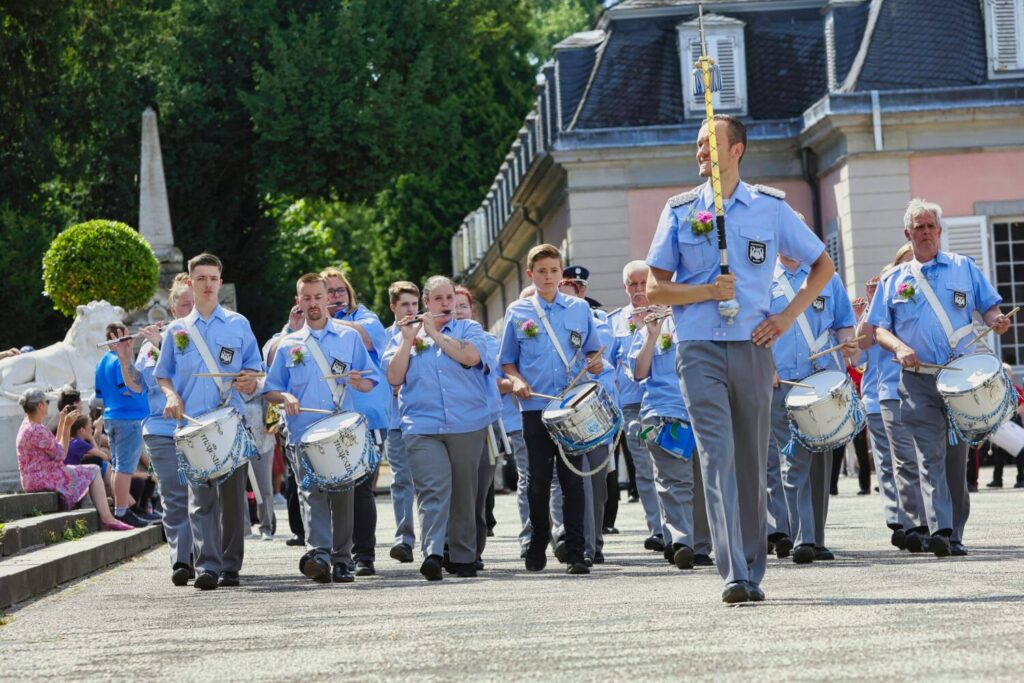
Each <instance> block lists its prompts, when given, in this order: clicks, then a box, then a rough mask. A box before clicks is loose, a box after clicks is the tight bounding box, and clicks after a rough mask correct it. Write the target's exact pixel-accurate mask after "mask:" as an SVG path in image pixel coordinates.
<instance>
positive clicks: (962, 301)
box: [953, 290, 967, 308]
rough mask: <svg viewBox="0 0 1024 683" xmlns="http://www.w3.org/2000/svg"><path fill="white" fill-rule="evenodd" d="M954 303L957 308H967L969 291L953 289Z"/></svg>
mask: <svg viewBox="0 0 1024 683" xmlns="http://www.w3.org/2000/svg"><path fill="white" fill-rule="evenodd" d="M953 305H954V306H956V307H957V308H967V292H958V291H955V290H954V291H953Z"/></svg>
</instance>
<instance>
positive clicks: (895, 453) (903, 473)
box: [878, 399, 927, 529]
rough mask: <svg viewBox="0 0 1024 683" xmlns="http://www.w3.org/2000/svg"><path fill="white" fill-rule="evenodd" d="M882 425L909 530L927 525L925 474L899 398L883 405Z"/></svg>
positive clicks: (882, 402)
mask: <svg viewBox="0 0 1024 683" xmlns="http://www.w3.org/2000/svg"><path fill="white" fill-rule="evenodd" d="M878 405H879V408H880V409H881V411H882V425H883V426H884V427H885V436H886V438H887V439H888V440H889V448H890V450H891V452H892V469H893V476H894V477H895V480H896V495H897V497H898V499H899V506H900V515H901V517H902V518H904V519H906V520H907V521H906V524H905V528H907V529H915V528H920V527H922V526H927V522H926V521H925V518H924V498H923V496H922V495H921V474H920V472H919V470H918V468H917V451H916V450H915V448H914V439H913V437H912V436H911V435H910V430H909V429H907V427H906V425H904V424H903V411H902V408H901V406H900V402H899V400H897V399H889V400H886V401H880V402H879V404H878Z"/></svg>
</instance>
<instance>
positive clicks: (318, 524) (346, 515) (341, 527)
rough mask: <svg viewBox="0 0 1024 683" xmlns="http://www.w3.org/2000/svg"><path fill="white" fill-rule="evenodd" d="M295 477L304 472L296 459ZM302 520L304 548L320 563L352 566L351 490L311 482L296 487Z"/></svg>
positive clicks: (352, 490) (300, 479)
mask: <svg viewBox="0 0 1024 683" xmlns="http://www.w3.org/2000/svg"><path fill="white" fill-rule="evenodd" d="M298 473H299V475H298V481H299V482H300V483H301V482H302V479H303V478H304V477H305V476H306V472H305V470H304V468H303V467H302V461H301V460H299V463H298ZM300 498H301V499H302V523H303V524H305V525H306V550H307V554H308V555H309V556H310V557H312V558H313V559H316V560H319V561H320V562H323V563H324V564H344V565H346V566H348V567H351V566H352V530H353V524H354V520H355V491H354V489H348V490H347V491H323V490H321V489H319V488H317V487H316V486H313V487H312V488H311V489H310V490H309V491H306V490H302V491H300Z"/></svg>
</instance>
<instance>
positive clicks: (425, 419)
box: [383, 320, 494, 434]
mask: <svg viewBox="0 0 1024 683" xmlns="http://www.w3.org/2000/svg"><path fill="white" fill-rule="evenodd" d="M441 332H442V333H443V334H446V335H448V336H449V337H451V338H453V339H465V340H466V341H468V342H469V343H470V344H472V345H473V347H474V348H475V349H476V351H477V353H479V354H480V363H478V364H477V365H475V366H473V367H471V368H466V367H464V366H463V365H462V364H461V363H458V362H456V361H455V360H453V359H452V358H451V356H449V355H448V354H447V353H445V352H444V351H441V349H439V348H438V347H437V345H436V344H434V342H433V341H432V340H431V339H430V338H429V337H426V336H425V335H423V339H424V340H425V343H427V344H429V346H427V347H426V348H425V349H423V350H422V351H419V352H417V351H416V349H415V348H413V350H412V352H411V353H410V355H409V368H408V370H407V371H406V373H405V383H404V384H402V387H401V389H399V391H398V408H399V411H400V413H401V416H402V433H403V434H462V433H465V432H473V431H476V430H478V429H482V428H484V427H486V426H487V425H489V424H490V423H491V422H492V420H493V419H494V417H493V416H492V414H491V409H490V404H489V401H488V387H487V383H488V382H490V381H491V380H492V377H491V376H490V375H488V374H486V373H485V366H486V364H487V358H488V356H487V335H486V333H485V332H484V330H483V328H482V327H480V323H478V322H476V321H475V320H449V321H448V322H447V323H445V325H444V327H443V328H442V329H441ZM401 344H402V337H401V335H397V336H395V337H393V338H392V339H391V341H390V342H389V344H388V348H387V349H386V350H385V351H384V363H383V365H384V371H385V373H386V372H387V368H388V366H389V365H390V364H391V360H392V359H393V358H394V357H395V356H396V355H397V354H398V349H399V347H400V346H401Z"/></svg>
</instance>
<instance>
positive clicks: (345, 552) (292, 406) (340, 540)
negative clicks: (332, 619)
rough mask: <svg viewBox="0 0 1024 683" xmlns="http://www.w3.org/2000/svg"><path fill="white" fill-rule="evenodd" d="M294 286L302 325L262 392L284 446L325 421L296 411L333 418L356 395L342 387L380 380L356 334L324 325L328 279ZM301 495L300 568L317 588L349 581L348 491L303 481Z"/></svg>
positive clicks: (283, 347)
mask: <svg viewBox="0 0 1024 683" xmlns="http://www.w3.org/2000/svg"><path fill="white" fill-rule="evenodd" d="M295 288H296V292H297V295H296V297H295V303H296V304H297V305H298V306H299V307H300V308H301V309H302V312H303V314H304V316H305V319H306V324H305V326H303V328H302V329H300V330H298V331H297V332H292V333H291V334H288V335H286V336H285V337H283V338H282V339H281V342H280V343H279V344H278V348H277V353H276V354H275V355H274V362H273V365H271V366H270V373H269V374H268V375H267V382H266V387H265V391H266V394H265V397H266V399H267V401H269V402H270V403H277V404H280V405H283V406H284V412H285V415H287V421H288V445H289V447H290V448H292V449H295V448H296V446H297V445H298V444H299V443H301V442H302V437H303V435H304V434H305V433H306V431H307V430H308V429H309V428H310V427H311V426H312V425H314V424H315V423H317V422H319V421H320V420H322V419H324V417H325V415H323V414H319V413H309V412H300V409H301V408H313V409H316V410H327V411H330V412H332V413H335V412H345V411H353V410H355V401H354V400H353V398H354V397H353V394H352V392H351V391H349V390H348V388H347V387H346V386H345V385H346V384H347V386H348V387H351V389H354V390H356V391H358V392H361V393H366V392H368V391H370V390H371V389H373V387H374V386H376V385H377V384H378V383H379V382H380V381H381V380H382V379H383V376H382V375H381V373H380V370H379V369H378V368H377V365H376V363H374V362H373V360H372V359H371V358H370V354H369V352H368V351H367V350H366V347H365V345H364V344H362V340H361V339H360V337H359V335H358V334H357V333H356V332H355V331H353V330H351V329H349V328H346V327H342V326H338V325H333V324H328V321H329V320H330V318H329V317H328V315H327V282H326V279H325V278H324V277H323V276H322V275H319V274H317V273H307V274H306V275H303V276H302V277H300V278H299V280H298V282H297V283H296V285H295ZM318 351H319V353H318ZM320 356H322V358H321V357H320ZM325 375H343V376H345V377H346V379H345V380H344V381H343V380H342V379H341V378H337V377H335V378H331V379H327V378H326V377H325ZM297 460H298V479H299V480H303V479H308V478H312V477H313V476H315V475H316V473H315V472H308V471H307V467H308V466H309V461H308V460H305V459H304V458H301V457H299V458H297ZM301 495H302V498H303V502H304V503H305V505H303V512H304V513H305V519H304V520H303V523H304V525H305V528H306V548H307V552H306V555H305V556H304V557H303V559H302V560H300V562H299V567H300V571H301V572H302V573H303V574H304V575H306V576H307V577H308V578H310V579H312V580H313V581H316V582H317V583H330V582H331V581H334V582H335V583H351V582H352V581H354V580H355V578H354V576H353V575H352V530H353V521H354V509H353V503H354V492H353V489H352V488H346V489H345V490H344V491H330V490H324V489H323V488H321V487H320V486H318V485H316V483H315V482H314V484H313V485H310V486H307V485H306V484H305V483H304V485H303V487H302V494H301ZM332 564H333V569H332V566H331V565H332Z"/></svg>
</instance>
